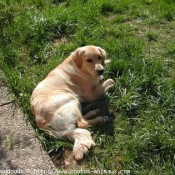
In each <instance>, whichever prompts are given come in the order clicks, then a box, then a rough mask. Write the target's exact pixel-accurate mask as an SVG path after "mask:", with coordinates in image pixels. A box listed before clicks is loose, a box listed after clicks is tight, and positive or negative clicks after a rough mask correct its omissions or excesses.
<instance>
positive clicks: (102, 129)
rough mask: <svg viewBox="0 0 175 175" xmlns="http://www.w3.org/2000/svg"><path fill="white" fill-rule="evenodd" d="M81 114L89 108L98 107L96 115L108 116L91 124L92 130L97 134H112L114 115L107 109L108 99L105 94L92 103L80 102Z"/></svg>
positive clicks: (89, 109)
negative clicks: (93, 124) (104, 119)
mask: <svg viewBox="0 0 175 175" xmlns="http://www.w3.org/2000/svg"><path fill="white" fill-rule="evenodd" d="M82 109H83V110H82V111H83V115H85V114H86V113H88V112H89V111H91V110H94V109H99V110H100V111H99V113H97V114H96V116H94V117H97V116H108V119H109V120H108V121H106V122H103V123H100V124H97V125H95V126H92V131H93V132H94V133H96V132H98V133H99V134H107V135H113V134H114V119H115V115H114V114H113V113H111V112H110V110H109V99H108V97H107V96H103V97H101V98H99V99H97V100H95V101H94V102H92V103H83V104H82Z"/></svg>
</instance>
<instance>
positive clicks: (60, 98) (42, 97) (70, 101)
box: [30, 46, 114, 160]
mask: <svg viewBox="0 0 175 175" xmlns="http://www.w3.org/2000/svg"><path fill="white" fill-rule="evenodd" d="M105 59H106V52H105V50H104V49H102V48H100V47H97V46H84V47H80V48H78V49H76V50H75V51H74V52H73V53H71V55H70V56H69V57H68V58H66V59H65V60H64V61H63V62H62V63H61V64H60V65H58V66H57V67H56V68H55V69H54V70H53V71H51V72H50V73H49V74H48V75H47V77H46V78H45V79H44V80H43V81H41V82H40V83H39V84H38V85H37V87H36V88H35V89H34V91H33V93H32V96H31V101H30V102H31V107H32V112H33V114H34V116H35V121H36V124H37V126H38V127H39V128H43V129H46V130H49V131H51V132H52V133H53V134H54V135H56V136H57V137H58V138H60V137H63V138H67V139H69V140H72V141H74V147H73V154H74V157H75V159H76V160H79V159H82V158H83V155H84V153H86V152H87V150H88V149H89V148H90V147H91V146H93V145H95V143H94V141H93V140H92V137H91V134H90V132H89V131H88V130H87V129H85V128H87V127H89V126H91V125H94V124H97V123H100V122H102V121H104V120H105V119H107V116H98V117H96V118H93V119H90V118H91V117H92V116H93V115H95V114H96V113H97V112H98V109H96V110H93V111H90V112H89V113H88V114H86V115H85V116H83V115H82V112H81V110H82V109H81V102H82V101H87V102H92V101H93V100H95V99H97V98H98V97H100V96H101V95H103V94H105V92H106V91H108V90H109V89H110V88H112V87H113V86H114V81H113V80H112V79H107V80H106V81H104V82H103V83H102V84H100V80H101V77H102V74H103V72H104V66H105V64H106V63H108V62H110V60H105Z"/></svg>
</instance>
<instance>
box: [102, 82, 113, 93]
mask: <svg viewBox="0 0 175 175" xmlns="http://www.w3.org/2000/svg"><path fill="white" fill-rule="evenodd" d="M114 84H115V82H114V80H113V79H107V80H106V81H105V82H104V83H103V86H104V88H105V92H107V91H109V90H110V89H112V88H113V87H114Z"/></svg>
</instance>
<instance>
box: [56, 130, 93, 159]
mask: <svg viewBox="0 0 175 175" xmlns="http://www.w3.org/2000/svg"><path fill="white" fill-rule="evenodd" d="M55 133H56V134H57V136H58V137H64V138H67V139H69V140H74V147H73V154H74V156H75V159H76V160H79V159H82V158H83V155H84V154H85V153H86V152H87V151H88V149H90V147H91V146H94V145H95V143H94V141H93V140H92V137H91V134H90V132H89V131H88V130H86V129H81V128H75V129H72V130H64V131H55Z"/></svg>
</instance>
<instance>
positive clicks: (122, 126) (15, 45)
mask: <svg viewBox="0 0 175 175" xmlns="http://www.w3.org/2000/svg"><path fill="white" fill-rule="evenodd" d="M174 16H175V4H174V1H171V0H168V1H166V0H161V1H158V0H155V1H151V0H144V1H140V0H133V1H129V0H124V1H117V0H114V1H107V0H98V1H92V0H88V1H83V0H82V1H77V0H71V1H44V0H43V1H41V0H35V1H30V0H25V1H22V0H18V1H15V0H14V1H13V0H11V1H8V2H6V1H2V2H0V38H1V39H0V67H1V69H2V70H3V72H4V74H5V75H6V80H7V82H8V84H9V85H10V86H11V89H12V91H13V93H14V94H15V98H16V101H18V102H19V103H20V105H21V107H22V108H23V111H24V113H25V114H26V116H27V117H28V119H29V121H30V122H31V123H32V126H33V127H34V128H35V131H36V135H37V136H38V138H39V139H40V140H41V142H42V143H43V146H44V148H45V149H46V151H47V152H48V153H49V154H52V155H53V153H55V154H60V153H61V150H65V149H72V143H70V142H69V141H66V140H61V139H60V140H58V139H55V138H52V137H50V136H49V135H48V134H47V133H46V132H44V131H41V130H39V129H37V128H36V125H35V122H34V117H33V116H32V115H31V112H30V105H29V99H30V95H31V93H32V90H33V89H34V87H35V86H36V84H37V83H38V82H39V81H41V80H42V79H43V78H44V77H45V75H46V74H47V73H48V72H49V71H50V70H52V69H53V68H54V67H56V66H57V65H58V64H59V63H61V61H62V60H63V59H65V58H66V57H67V56H68V55H69V54H70V53H71V52H72V51H73V50H75V49H76V48H77V47H80V46H83V45H88V44H93V45H99V46H101V47H103V48H104V49H105V50H106V51H107V53H108V57H109V58H110V59H111V61H112V62H111V64H110V65H108V66H107V68H106V72H105V78H109V77H110V78H113V79H114V80H115V82H116V84H115V88H114V91H113V92H110V93H109V94H107V96H106V97H105V98H102V99H100V100H97V101H96V102H94V103H92V104H88V106H87V104H83V113H85V112H87V111H88V110H90V109H92V108H97V107H99V108H100V109H101V113H100V115H107V114H108V115H110V118H111V121H109V122H108V123H106V124H101V125H98V126H94V127H92V128H91V129H90V130H91V132H92V136H93V139H94V140H95V142H96V144H97V145H96V147H95V148H93V149H92V150H90V151H89V153H88V154H87V155H86V157H85V162H84V165H83V168H89V169H109V170H113V169H117V170H118V171H119V170H130V171H131V174H151V175H152V174H173V173H175V168H174V167H175V166H174V162H175V160H174V154H175V145H174V140H175V138H174V133H175V129H174V128H175V127H174V125H175V120H174V117H175V88H174V87H175V78H174V73H175V60H174V56H175V43H174V40H173V37H174V32H175V31H174V29H175V21H174ZM107 108H108V111H107V112H106V110H107Z"/></svg>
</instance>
